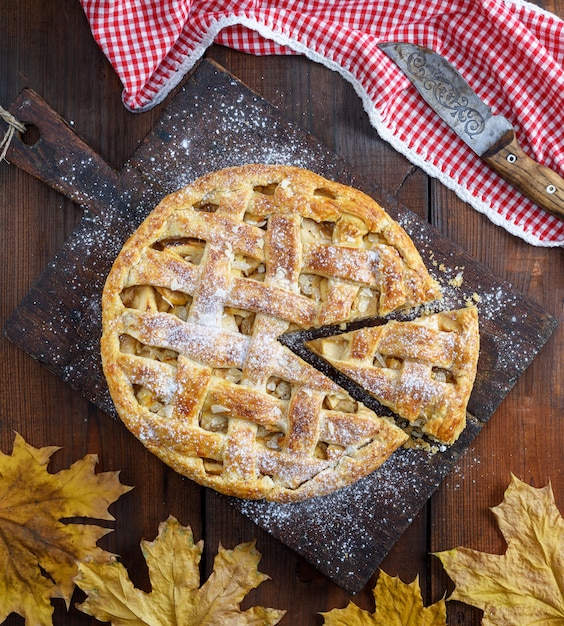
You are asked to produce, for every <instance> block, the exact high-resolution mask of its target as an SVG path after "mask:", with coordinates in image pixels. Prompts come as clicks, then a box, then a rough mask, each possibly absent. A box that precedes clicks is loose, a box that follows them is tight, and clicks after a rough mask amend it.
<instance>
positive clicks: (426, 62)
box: [378, 42, 513, 156]
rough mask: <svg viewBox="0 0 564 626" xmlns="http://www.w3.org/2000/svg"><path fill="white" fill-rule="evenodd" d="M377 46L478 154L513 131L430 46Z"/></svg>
mask: <svg viewBox="0 0 564 626" xmlns="http://www.w3.org/2000/svg"><path fill="white" fill-rule="evenodd" d="M378 47H379V48H380V50H382V52H384V53H385V54H387V55H388V56H389V57H390V59H392V61H394V62H395V63H396V64H397V65H398V67H399V68H400V69H401V70H402V71H403V72H404V73H405V75H406V76H407V77H408V78H409V79H410V81H411V82H412V84H413V85H414V87H415V88H416V89H417V91H418V92H419V94H420V95H421V96H422V97H423V99H424V100H425V101H426V102H427V103H428V104H429V105H430V106H431V108H432V109H433V110H434V111H435V113H436V114H437V115H439V117H440V118H441V119H443V120H444V121H445V122H446V123H447V124H448V125H449V127H450V128H451V129H452V130H453V131H454V132H455V133H456V134H457V135H458V136H459V137H460V138H461V139H462V140H463V141H464V142H465V143H466V144H467V145H468V146H470V148H472V150H473V151H474V152H475V153H476V154H478V155H479V156H481V155H483V154H484V153H485V152H486V151H487V150H489V149H490V148H491V147H492V146H494V145H495V144H496V143H497V142H498V141H499V140H500V139H502V137H503V136H504V135H505V134H506V133H508V132H510V131H512V130H513V127H512V126H511V123H510V122H509V120H507V119H506V118H505V117H503V115H492V111H491V109H490V107H489V106H488V105H487V104H485V103H484V102H482V100H481V99H480V97H479V96H478V95H477V94H476V93H475V92H474V91H473V89H472V88H471V87H470V85H469V84H468V83H467V82H466V81H465V80H464V78H463V77H462V76H461V75H460V74H459V72H458V71H457V70H456V69H455V68H454V67H452V65H450V63H449V62H448V61H446V60H445V59H443V57H441V56H440V55H438V54H437V53H436V52H433V51H432V50H429V49H428V48H424V47H422V46H418V45H416V44H411V43H400V42H389V43H380V44H378Z"/></svg>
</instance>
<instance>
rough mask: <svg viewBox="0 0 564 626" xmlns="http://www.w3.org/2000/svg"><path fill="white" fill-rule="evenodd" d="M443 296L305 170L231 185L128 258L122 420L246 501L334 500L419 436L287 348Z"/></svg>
mask: <svg viewBox="0 0 564 626" xmlns="http://www.w3.org/2000/svg"><path fill="white" fill-rule="evenodd" d="M439 295H440V292H439V289H438V285H437V283H436V282H435V281H434V280H433V279H432V278H431V276H430V275H429V274H428V272H427V270H426V268H425V266H424V265H423V262H422V260H421V257H420V256H419V253H418V252H417V250H416V249H415V247H414V246H413V243H412V242H411V240H410V239H409V237H408V236H407V235H406V234H405V232H404V231H403V230H402V229H401V228H400V227H399V226H398V225H397V224H396V223H395V222H394V221H393V220H392V219H391V218H390V217H389V216H388V215H387V214H386V213H385V211H383V209H382V208H381V207H379V205H377V204H376V203H375V202H374V201H373V200H372V199H370V198H368V196H365V195H364V194H362V193H360V192H358V191H356V190H354V189H351V188H350V187H346V186H343V185H339V184H337V183H333V182H330V181H327V180H325V179H323V178H321V177H319V176H317V175H315V174H313V173H311V172H307V171H305V170H300V169H298V168H292V167H285V166H261V165H254V166H245V167H240V168H231V169H227V170H222V171H220V172H216V173H213V174H211V175H208V176H205V177H203V178H201V179H198V180H197V181H195V182H194V183H193V184H192V185H189V186H188V187H187V188H185V189H183V190H181V191H179V192H177V193H175V194H172V195H171V196H168V197H167V198H165V199H164V200H163V202H161V204H160V205H159V206H158V207H157V208H156V209H155V210H154V211H153V212H152V213H151V214H150V215H149V217H148V218H147V219H146V220H145V222H143V224H142V225H141V226H140V227H139V229H138V230H137V231H136V232H135V233H134V235H133V236H132V237H131V238H130V240H129V241H128V242H126V244H125V246H124V247H123V249H122V251H121V252H120V254H119V256H118V258H117V259H116V261H115V263H114V266H113V268H112V270H111V272H110V275H109V276H108V279H107V282H106V286H105V288H104V293H103V300H102V310H103V336H102V344H101V348H102V362H103V366H104V372H105V374H106V379H107V381H108V387H109V390H110V393H111V395H112V398H113V400H114V404H115V406H116V409H117V411H118V414H119V415H120V417H121V419H122V420H123V421H124V423H125V424H126V425H127V426H128V428H129V429H130V430H131V431H132V432H133V433H134V434H135V435H136V436H137V437H138V438H139V439H140V440H141V441H142V442H143V443H144V444H145V445H146V446H147V447H148V448H149V449H150V450H151V451H152V452H154V453H155V454H157V455H158V456H159V457H160V458H161V459H162V460H163V461H165V462H166V463H168V464H169V465H170V466H171V467H173V468H174V469H176V470H177V471H179V472H181V473H183V474H185V475H187V476H189V477H190V478H193V479H194V480H196V481H198V482H199V483H201V484H203V485H207V486H210V487H213V488H215V489H217V490H218V491H221V492H223V493H226V494H231V495H237V496H240V497H246V498H267V499H269V500H279V501H293V500H299V499H303V498H305V497H311V496H314V495H323V494H325V493H329V492H331V491H333V490H334V489H337V488H340V487H342V486H345V485H347V484H350V483H351V482H353V481H355V480H357V479H358V478H359V477H361V476H362V475H365V474H367V473H369V472H371V471H372V470H373V469H375V468H376V467H378V466H379V465H380V464H381V463H383V462H384V461H385V459H386V458H387V457H388V456H389V455H390V454H391V453H392V452H393V451H394V450H395V449H396V448H397V447H398V446H400V445H401V444H402V443H403V442H405V440H406V438H407V436H406V435H405V433H403V432H402V431H401V430H400V429H399V428H398V427H396V426H395V425H394V424H393V423H391V422H389V421H388V420H387V419H384V418H381V417H378V416H377V415H375V414H374V412H372V411H371V410H369V409H367V408H366V407H364V406H363V405H360V404H358V403H357V402H355V401H354V400H352V398H350V396H348V394H347V393H346V392H345V391H344V390H343V389H341V388H340V387H339V386H338V385H337V384H336V383H334V382H332V381H330V380H329V379H328V378H327V377H325V376H324V375H323V374H322V373H321V372H319V371H318V370H316V369H314V368H313V367H312V366H310V365H308V364H307V363H305V362H304V361H302V360H301V359H300V358H298V357H297V356H296V355H294V354H293V353H292V352H291V351H290V350H289V349H288V348H286V347H285V346H283V345H282V344H280V343H279V342H278V340H277V337H278V336H279V335H280V334H281V333H283V332H285V331H286V330H288V329H296V328H297V329H300V328H309V327H313V326H317V325H319V324H323V323H329V322H335V321H348V320H351V319H354V318H356V317H359V316H363V315H366V314H368V313H375V314H382V313H385V312H387V311H389V310H391V309H393V308H397V307H403V306H412V305H415V304H420V303H423V302H427V301H429V300H432V299H435V298H437V297H438V296H439Z"/></svg>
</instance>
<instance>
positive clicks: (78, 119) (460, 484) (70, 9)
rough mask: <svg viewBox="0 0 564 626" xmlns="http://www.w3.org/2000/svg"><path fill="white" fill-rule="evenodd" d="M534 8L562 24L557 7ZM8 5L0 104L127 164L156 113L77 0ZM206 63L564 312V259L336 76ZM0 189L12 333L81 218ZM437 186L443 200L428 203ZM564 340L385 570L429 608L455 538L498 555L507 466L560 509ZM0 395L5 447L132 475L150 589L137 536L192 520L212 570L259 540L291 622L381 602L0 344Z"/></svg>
mask: <svg viewBox="0 0 564 626" xmlns="http://www.w3.org/2000/svg"><path fill="white" fill-rule="evenodd" d="M537 4H539V5H541V6H544V7H545V8H547V9H548V10H551V11H553V12H556V13H557V14H559V15H561V16H564V2H563V0H546V1H545V2H542V3H541V2H537ZM1 12H2V19H1V20H0V71H1V75H2V77H3V79H2V81H0V104H2V105H3V106H7V105H9V104H10V103H11V102H13V101H14V99H15V98H16V96H17V94H18V93H19V92H20V91H21V89H22V88H23V87H28V86H29V87H32V88H33V89H35V90H36V91H37V92H38V93H40V94H41V95H42V96H43V97H44V98H45V100H46V101H47V102H49V103H50V104H51V106H53V108H54V109H55V110H56V111H58V112H59V113H60V114H61V116H62V117H63V118H64V119H66V120H69V121H71V122H72V125H73V128H75V129H76V130H78V131H79V134H80V135H81V136H82V137H83V138H84V139H85V141H86V143H87V144H88V145H90V146H91V147H92V148H93V149H94V150H95V151H96V152H98V153H99V154H102V155H104V157H105V159H106V161H107V162H108V163H109V164H110V165H111V166H112V167H114V168H120V167H121V166H122V164H123V163H124V162H125V161H126V160H127V159H128V158H129V156H130V155H131V154H132V153H133V151H134V150H135V148H136V146H137V145H138V143H139V142H140V141H141V140H142V139H143V138H144V137H145V136H146V134H147V132H149V130H150V129H151V127H152V126H153V124H154V122H155V120H156V119H158V117H159V115H160V112H161V111H162V109H163V107H157V108H156V109H155V110H153V111H150V112H148V113H143V114H131V113H129V112H127V111H126V110H125V109H124V107H123V106H122V104H121V101H120V91H121V85H120V84H119V80H118V79H117V77H116V76H115V74H114V73H113V71H112V69H111V67H110V66H109V63H108V62H107V60H106V59H105V57H104V56H103V54H102V53H101V51H100V50H99V49H98V48H97V46H96V44H95V42H94V41H93V39H92V37H91V34H90V32H89V29H88V25H87V23H86V19H85V16H84V13H83V12H82V9H81V7H80V5H79V3H78V2H76V1H75V0H61V1H60V2H58V3H46V2H40V1H39V0H5V1H4V3H3V5H2V10H1ZM209 56H211V57H214V58H216V59H217V60H219V62H220V63H221V64H222V65H224V66H225V67H227V68H228V69H230V70H231V71H232V72H233V73H234V74H235V75H236V76H238V77H240V78H241V79H242V80H243V81H244V82H245V83H247V84H249V85H250V86H251V87H252V88H253V89H254V90H255V91H256V92H257V93H259V94H261V95H263V96H265V97H266V98H267V100H269V101H271V102H274V103H275V104H276V105H277V106H278V107H279V108H281V109H283V110H284V112H285V114H286V115H287V116H288V117H289V118H291V119H293V121H295V122H297V123H298V124H299V125H300V126H302V127H304V128H306V130H310V131H314V132H315V134H316V135H318V136H319V137H320V138H321V139H322V140H323V141H324V143H326V144H327V145H328V146H329V147H330V148H331V149H333V150H335V151H336V152H338V153H339V154H340V155H341V156H343V157H345V159H346V161H347V162H349V163H351V164H352V165H353V168H354V169H355V171H357V172H359V173H360V174H361V178H362V179H363V180H366V181H367V182H368V183H371V182H375V183H376V184H378V185H380V186H382V187H384V188H386V189H388V190H389V191H392V192H394V193H396V194H397V197H398V198H399V199H400V201H401V202H402V203H403V204H405V205H407V206H409V207H410V208H413V209H415V210H416V212H417V213H418V214H420V215H421V216H422V217H424V218H425V219H426V216H427V212H428V210H429V211H430V215H431V219H432V220H433V223H434V224H435V225H436V226H437V227H438V228H439V229H440V230H441V232H443V233H444V234H446V235H447V236H448V237H449V238H451V239H453V240H454V241H455V242H456V243H458V244H460V245H461V246H462V247H463V248H464V249H465V250H466V251H468V252H470V254H472V256H474V257H477V258H478V259H479V260H480V261H481V262H483V263H484V264H485V265H486V266H487V267H488V269H490V270H493V271H494V273H496V274H498V275H500V276H502V277H503V278H504V279H506V280H508V281H509V282H510V283H512V284H513V285H514V286H515V288H517V289H518V290H520V291H522V292H523V293H525V294H526V295H528V296H529V297H531V298H532V299H533V300H535V301H536V302H538V303H539V304H541V305H542V307H543V308H544V309H546V310H547V311H549V312H551V313H552V314H553V315H555V316H556V317H558V318H559V319H562V314H563V311H562V303H561V300H562V293H563V288H564V285H563V282H562V280H563V279H562V269H563V268H562V262H563V259H562V255H561V252H560V251H558V250H542V249H538V248H533V247H531V246H528V245H527V244H525V243H523V242H521V241H519V240H516V239H515V238H512V237H511V236H509V235H507V234H506V233H505V232H504V231H503V230H502V229H499V228H498V227H496V226H493V225H492V224H491V223H490V222H489V221H488V220H487V219H486V218H484V217H483V216H481V215H479V214H478V213H477V212H476V211H474V210H473V209H471V208H470V207H466V206H464V205H463V204H462V203H459V202H458V201H457V199H456V198H454V197H453V195H452V194H451V193H450V192H447V191H446V190H444V189H441V188H440V185H438V183H435V182H433V181H429V179H428V178H427V177H426V176H425V175H424V174H422V172H421V171H420V170H417V168H412V167H411V165H410V164H409V162H407V161H406V160H405V159H404V158H403V157H401V156H400V155H397V154H395V153H394V152H393V150H391V149H390V148H389V147H388V146H386V144H384V143H383V142H382V141H381V140H380V139H379V138H378V137H377V136H376V134H375V133H374V131H373V130H372V129H371V128H370V126H369V124H367V121H366V117H365V114H364V112H363V110H362V107H361V106H360V105H359V103H358V100H357V98H356V95H355V94H354V92H353V91H352V88H351V87H350V85H348V84H347V83H345V82H344V81H343V80H342V79H341V78H340V77H339V76H334V75H333V73H331V72H329V71H328V70H326V68H323V67H321V66H318V65H316V64H314V63H312V62H310V61H308V60H306V59H303V58H299V57H296V58H285V57H264V58H261V57H252V56H250V55H243V54H240V53H236V52H234V51H230V50H226V49H223V48H219V47H213V48H212V49H211V50H210V53H209ZM0 188H1V189H2V193H0V249H1V250H2V261H1V262H0V283H1V286H2V298H0V311H1V315H0V324H2V326H3V324H4V322H5V321H6V320H7V319H8V317H9V316H10V314H11V313H12V312H13V310H14V309H15V307H16V306H17V304H18V303H19V302H20V300H21V299H22V298H23V297H24V295H25V294H26V293H27V291H28V290H29V288H30V287H31V285H32V283H33V281H34V280H35V279H36V277H37V276H38V275H39V274H40V273H41V272H42V271H43V269H44V268H45V266H46V264H47V263H48V262H49V261H50V260H51V259H52V257H53V256H54V254H55V253H56V252H57V251H58V250H59V249H60V248H61V246H62V245H63V243H64V242H65V241H66V240H67V239H68V238H69V237H70V236H71V234H72V232H73V230H74V228H75V227H76V226H77V224H78V222H79V220H80V218H81V214H80V213H81V212H80V210H79V209H78V208H77V207H76V206H75V205H74V204H73V203H72V202H70V201H67V200H65V199H64V198H62V197H61V196H60V195H59V194H57V193H56V192H54V191H52V190H50V189H48V188H47V186H46V185H44V184H43V183H40V182H39V181H36V180H34V179H32V178H30V177H29V176H28V175H27V174H25V173H23V172H21V171H20V170H18V169H17V168H15V167H12V166H9V165H7V164H5V163H2V164H0ZM428 190H434V191H432V193H431V195H429V193H428ZM436 190H440V191H436ZM563 341H564V338H563V331H562V328H561V327H559V328H558V329H557V330H556V332H555V334H554V335H553V336H552V338H551V340H550V341H549V342H548V344H547V345H546V346H545V347H544V348H543V350H542V352H541V354H540V355H539V357H538V358H537V359H535V360H534V361H533V363H532V365H531V366H530V367H529V368H528V369H527V371H526V372H525V374H524V375H523V376H522V377H521V379H520V381H519V382H518V384H517V385H516V386H515V387H514V388H513V389H512V391H511V393H510V394H509V395H508V397H507V399H506V400H505V401H504V402H503V403H502V405H501V406H500V407H499V408H498V410H497V411H496V413H495V421H494V420H492V421H490V423H489V424H488V425H487V426H486V428H485V429H484V430H483V431H482V433H481V434H480V437H478V438H477V440H476V442H475V444H474V445H473V446H471V448H470V450H469V452H468V454H466V455H465V456H464V457H462V459H461V460H460V461H459V463H458V464H457V465H456V466H455V467H454V469H453V471H452V472H451V473H450V474H449V476H448V477H447V479H446V480H445V481H444V482H443V483H442V485H441V487H440V488H439V490H438V491H437V492H436V495H435V496H434V497H433V498H432V500H431V503H432V504H431V506H429V507H427V510H426V511H424V512H423V513H422V514H420V515H419V516H417V518H416V520H415V521H414V523H413V524H412V525H411V526H410V527H409V529H408V531H407V532H406V533H405V534H404V535H403V537H402V538H401V539H400V540H399V541H398V543H397V544H396V545H395V547H394V548H393V549H392V551H391V552H390V553H389V555H388V557H386V559H385V561H384V562H383V563H382V567H383V568H384V569H386V571H388V572H389V573H394V572H396V571H397V572H399V573H400V574H401V575H402V579H404V580H407V581H409V580H412V579H413V578H414V577H415V575H420V577H421V584H422V586H423V588H424V591H425V599H426V601H427V602H430V601H431V600H433V599H434V600H436V599H438V598H440V597H441V596H442V595H443V593H444V591H445V590H446V589H447V587H448V581H447V580H446V577H445V576H444V573H443V572H442V570H441V568H440V566H439V565H438V563H437V561H436V559H434V558H433V557H432V556H430V552H432V551H433V550H435V549H443V548H449V547H453V545H458V544H464V545H472V546H473V547H478V548H480V549H484V550H488V551H502V550H503V549H504V546H503V541H502V540H501V537H500V536H499V533H498V531H497V529H496V527H495V525H494V523H493V520H492V519H491V516H490V513H489V510H488V507H490V506H492V505H494V504H496V503H497V502H499V500H500V499H501V497H502V495H503V490H504V488H505V486H506V484H507V473H508V471H511V469H512V468H516V470H518V471H520V472H521V471H522V477H523V478H525V479H527V478H530V479H531V480H532V481H534V482H535V483H538V485H539V486H540V485H541V484H543V482H544V481H545V480H546V479H547V477H550V478H551V480H552V482H553V487H554V488H555V492H556V497H557V502H559V503H562V502H563V501H564V493H563V487H562V462H561V461H562V459H561V454H560V451H561V450H562V443H563V441H562V437H563V436H564V435H563V432H564V430H563V424H562V419H561V416H562V414H563V412H564V399H563V397H562V390H561V385H560V381H561V380H562V373H563V372H562V361H563V360H562V356H561V355H562V348H563V347H564V346H563V345H562V343H563ZM0 389H2V392H3V405H2V411H1V414H0V424H1V427H2V428H1V429H0V449H1V450H2V451H4V452H7V451H9V450H10V449H11V445H12V442H13V433H14V431H18V432H21V433H22V434H23V435H24V436H25V437H26V438H27V439H28V440H29V441H30V442H31V443H33V444H34V445H37V446H42V445H53V444H59V445H62V446H63V449H62V450H61V451H60V452H58V453H57V455H56V456H55V458H54V460H53V464H54V468H57V467H65V466H68V464H69V463H71V462H72V461H73V460H76V459H77V458H79V457H80V456H82V455H83V454H84V453H86V452H96V453H98V455H99V457H100V466H99V467H100V469H105V470H109V469H122V470H123V480H124V482H127V483H130V484H131V483H134V482H135V483H136V488H135V490H134V491H133V492H131V494H128V495H127V496H126V497H124V498H122V499H121V500H120V501H118V502H117V503H116V505H115V506H114V507H113V508H112V512H113V513H114V515H115V516H116V518H117V521H116V524H115V526H116V532H114V533H113V534H111V535H109V536H108V539H107V541H108V542H109V545H110V546H111V549H115V551H116V552H118V553H119V554H121V555H122V560H124V561H125V564H126V565H127V566H128V567H130V568H131V570H132V572H133V573H132V575H133V576H139V581H140V583H141V584H146V579H144V578H143V575H142V574H139V575H138V574H136V572H142V567H143V563H142V558H141V556H140V552H139V549H138V544H139V540H140V538H141V536H144V537H147V538H149V539H151V538H153V537H154V536H155V534H156V526H157V524H158V522H160V521H162V520H163V519H165V518H166V516H167V515H168V513H169V512H173V513H175V514H177V516H178V517H179V519H180V520H181V521H182V522H183V523H190V524H192V525H193V526H194V527H195V534H196V536H197V537H198V538H199V537H202V536H204V537H205V536H206V535H208V536H209V538H210V541H209V546H206V552H207V559H208V564H209V559H210V558H211V557H212V556H213V554H214V553H215V551H216V549H217V544H216V543H215V540H216V539H217V540H221V541H222V542H223V543H224V545H226V546H229V547H231V546H233V545H235V543H237V542H238V541H239V538H241V539H245V538H249V539H251V538H254V537H255V536H257V537H258V545H259V549H260V550H261V551H262V552H263V553H264V555H265V556H264V559H263V562H262V564H261V566H262V567H261V569H263V571H266V572H267V573H268V574H269V575H270V576H271V577H272V580H271V581H269V582H268V583H265V584H263V585H261V587H259V589H257V590H255V591H253V592H252V597H251V598H250V599H249V602H248V603H247V605H249V604H264V605H265V606H276V607H280V608H287V609H288V615H287V616H286V618H285V619H284V621H283V622H282V623H283V624H284V623H288V624H304V625H307V624H316V625H318V624H321V622H322V620H321V618H320V617H319V616H317V615H316V612H317V611H319V610H329V609H331V608H334V607H337V606H339V607H342V606H345V605H346V604H347V603H348V601H349V600H353V601H354V602H356V603H358V604H360V605H361V606H363V607H364V608H366V609H370V610H372V609H373V599H372V594H371V586H372V585H373V584H374V582H375V579H376V576H374V577H372V578H371V580H370V581H369V582H368V584H367V585H366V587H365V588H364V589H363V590H362V591H361V592H359V594H356V595H354V596H353V595H351V594H349V593H347V592H346V591H344V590H343V589H342V588H340V587H338V586H337V585H336V584H334V583H332V582H331V581H330V580H329V579H327V578H326V577H325V576H323V575H322V574H319V572H318V571H317V570H315V569H313V568H312V567H311V566H310V565H308V564H307V562H306V561H305V560H304V559H303V558H301V557H299V556H297V555H296V554H295V553H294V552H293V551H291V550H290V549H289V548H287V547H286V546H284V545H283V544H281V543H280V542H278V541H277V540H276V539H274V538H273V537H271V536H270V535H269V534H268V533H265V532H263V531H261V530H260V529H256V527H255V526H254V524H252V522H250V521H249V520H245V518H244V517H242V516H240V515H239V514H238V513H237V512H236V511H234V510H233V508H232V507H230V506H228V505H227V504H224V503H223V500H222V501H221V502H222V504H221V506H219V507H218V508H213V507H210V505H209V503H206V504H205V505H204V506H202V507H201V506H200V501H199V497H200V494H199V490H198V489H196V493H194V492H193V490H192V488H191V487H190V484H187V483H188V482H189V481H186V480H185V479H181V478H180V477H178V476H177V475H175V474H174V473H173V472H172V471H169V470H167V469H166V468H164V467H163V466H162V464H159V463H154V462H152V461H154V460H152V459H151V457H150V456H147V455H146V453H145V451H144V449H143V448H142V446H140V445H139V446H138V445H132V444H131V439H130V437H129V435H128V434H127V433H125V432H123V429H122V427H121V426H120V425H119V423H118V422H115V421H113V420H108V419H107V417H106V416H105V415H104V414H103V413H101V412H99V411H97V410H96V409H95V408H93V406H92V405H89V403H88V402H87V401H86V400H84V399H83V398H82V397H81V396H80V394H78V393H76V392H75V391H73V390H72V389H71V388H70V387H69V386H68V385H67V384H66V383H64V382H63V381H62V380H61V379H60V378H59V377H58V376H54V375H53V374H51V373H50V372H49V371H47V370H46V369H45V368H44V367H43V366H42V365H40V364H38V363H37V362H36V361H35V360H33V359H30V358H29V357H28V356H27V355H26V354H25V353H23V352H22V351H21V350H19V349H18V348H16V347H15V346H14V345H12V343H10V342H9V341H6V340H2V341H0ZM494 424H495V428H494V427H493V425H494ZM500 441H503V442H504V443H503V445H500V443H499V442H500ZM218 499H219V498H218ZM255 529H256V530H257V532H256V533H254V532H253V531H254V530H255ZM104 541H106V540H104ZM55 604H56V605H57V609H56V616H55V622H54V623H55V624H61V625H64V624H73V625H74V624H76V625H85V624H92V625H93V624H95V623H98V622H97V621H96V620H94V619H91V618H89V617H88V616H86V615H84V614H82V613H80V612H79V611H77V610H76V609H74V608H73V607H72V606H71V613H70V614H67V613H66V610H65V609H64V606H63V604H62V603H61V602H55ZM448 605H449V624H464V625H465V626H474V625H476V626H477V625H478V624H479V620H480V614H479V611H476V610H473V609H472V608H471V607H469V606H467V605H462V604H461V605H458V606H453V603H448ZM21 623H22V621H21V620H20V619H19V618H17V617H16V616H11V617H10V618H9V619H8V620H7V622H6V624H8V626H16V625H20V624H21Z"/></svg>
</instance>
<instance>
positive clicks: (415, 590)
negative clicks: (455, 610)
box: [321, 571, 446, 626]
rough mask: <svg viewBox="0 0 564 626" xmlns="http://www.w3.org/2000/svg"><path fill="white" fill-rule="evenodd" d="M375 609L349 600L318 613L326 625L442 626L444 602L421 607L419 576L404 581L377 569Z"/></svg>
mask: <svg viewBox="0 0 564 626" xmlns="http://www.w3.org/2000/svg"><path fill="white" fill-rule="evenodd" d="M373 593H374V600H375V602H376V612H375V613H369V612H368V611H365V610H363V609H361V608H359V607H358V606H356V604H353V603H352V602H350V603H349V605H348V606H347V607H346V608H344V609H333V610H332V611H328V612H327V613H321V615H323V618H324V622H323V623H324V624H325V625H326V626H446V605H445V601H444V600H439V602H435V604H432V605H431V606H428V607H424V606H423V599H422V597H421V588H420V587H419V579H418V578H416V579H415V580H414V581H413V582H412V583H410V584H405V583H403V582H402V581H401V580H400V579H399V577H397V576H395V577H392V576H388V574H386V573H385V572H383V571H380V574H379V576H378V581H377V582H376V587H375V588H374V590H373Z"/></svg>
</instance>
